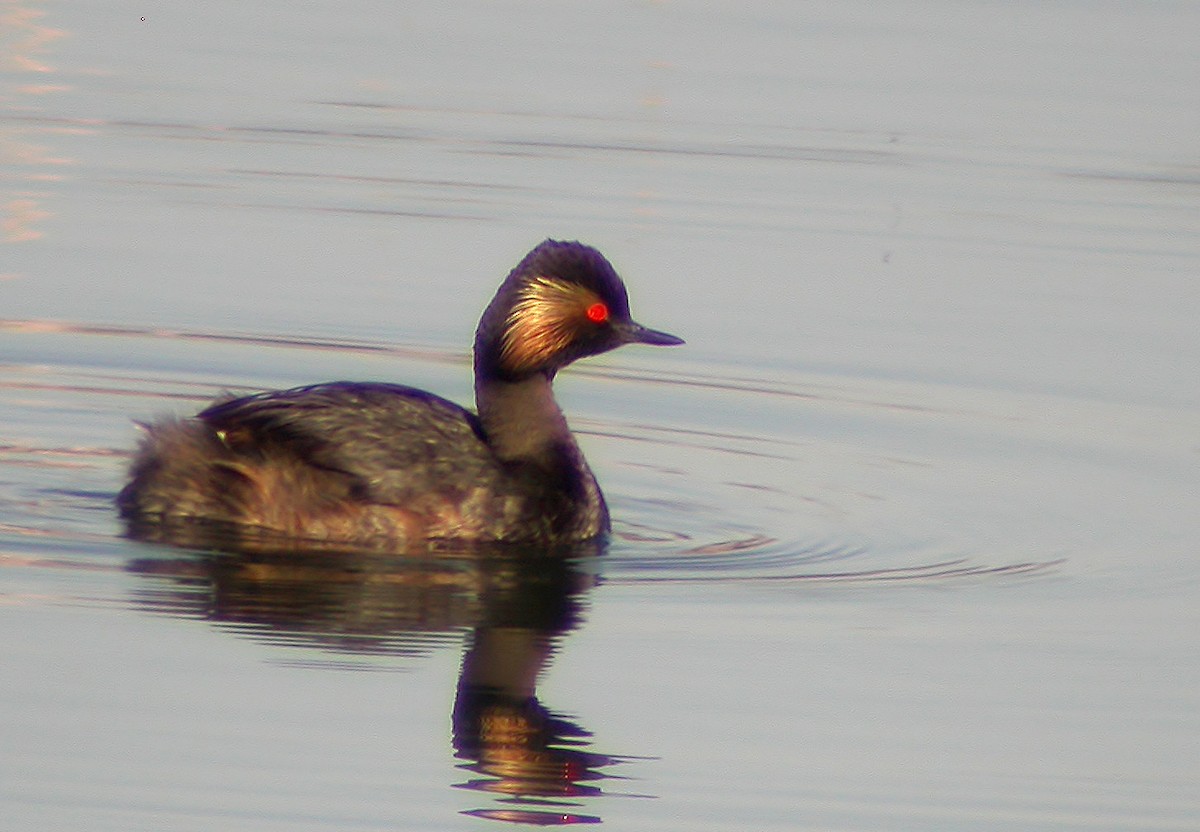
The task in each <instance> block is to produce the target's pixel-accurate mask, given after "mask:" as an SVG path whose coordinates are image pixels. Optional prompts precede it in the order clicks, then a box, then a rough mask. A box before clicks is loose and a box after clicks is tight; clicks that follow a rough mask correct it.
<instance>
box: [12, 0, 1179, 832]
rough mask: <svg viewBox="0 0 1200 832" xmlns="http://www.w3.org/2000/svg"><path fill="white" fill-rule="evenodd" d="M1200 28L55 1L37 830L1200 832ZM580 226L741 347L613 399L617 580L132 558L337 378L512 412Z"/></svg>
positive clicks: (606, 405) (27, 318)
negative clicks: (149, 468)
mask: <svg viewBox="0 0 1200 832" xmlns="http://www.w3.org/2000/svg"><path fill="white" fill-rule="evenodd" d="M1198 31H1200V15H1198V13H1197V11H1196V8H1195V7H1194V6H1193V5H1191V4H1174V3H1153V4H1148V3H1125V4H1100V5H1095V4H1093V5H1089V6H1087V7H1086V8H1085V7H1082V6H1079V5H1076V4H1070V3H1048V4H1016V5H1006V6H997V5H993V4H987V3H965V4H963V3H960V4H946V3H937V2H914V3H895V4H887V5H885V6H883V7H880V6H879V5H878V4H865V3H863V4H859V3H850V4H845V3H843V4H826V5H822V4H816V5H812V4H809V5H805V6H802V7H801V6H796V7H793V6H791V5H788V4H772V3H763V4H756V5H751V6H745V5H744V4H742V5H725V4H716V5H711V6H708V7H706V8H705V9H704V10H703V13H701V12H700V10H699V9H697V8H692V7H689V6H684V5H680V4H677V3H635V4H627V5H621V4H591V5H589V6H588V7H587V9H586V10H583V9H580V8H574V7H570V6H562V5H559V4H539V3H517V4H479V3H468V4H458V5H456V6H455V7H454V8H452V9H434V8H432V7H431V8H430V9H428V10H421V9H410V8H400V7H395V8H393V7H386V8H385V7H383V6H378V5H377V6H371V7H365V6H363V7H355V8H353V9H347V8H344V7H338V8H337V9H328V10H320V9H297V8H294V7H292V6H284V5H272V4H261V3H260V4H255V5H254V6H253V8H249V7H246V6H245V5H244V4H242V5H239V4H232V3H218V4H215V5H214V4H209V5H207V6H205V8H204V9H203V10H190V9H183V8H180V9H169V8H158V7H152V8H150V7H145V6H142V7H139V6H136V5H130V4H122V3H100V4H89V5H85V6H80V7H77V8H65V7H63V8H59V7H54V6H43V5H39V4H36V3H10V4H8V5H7V6H5V7H3V9H2V10H0V64H2V66H3V71H4V75H3V76H0V157H2V158H4V159H5V166H4V173H3V179H0V235H2V240H3V241H2V243H0V245H2V248H0V257H2V261H0V298H2V302H0V619H3V621H2V622H0V632H3V633H4V634H5V637H4V638H3V639H2V640H0V643H2V646H0V666H3V667H4V668H5V672H4V673H3V674H0V678H2V679H3V681H2V682H0V703H2V705H3V707H0V714H3V716H0V744H2V746H3V748H4V749H5V751H4V753H3V754H2V755H0V794H2V796H3V797H2V799H3V804H4V806H5V817H6V819H7V822H8V825H9V826H11V828H13V829H30V830H32V829H45V828H86V829H121V830H129V829H155V830H161V829H181V830H182V829H211V828H213V827H214V826H220V827H221V828H224V829H243V828H244V829H254V830H263V829H280V830H283V829H306V830H307V829H314V828H320V829H339V830H342V829H345V830H352V829H395V828H421V829H459V828H485V826H486V824H487V823H489V822H492V823H496V822H511V823H518V824H539V825H541V824H551V823H555V824H565V823H588V822H596V821H602V822H603V823H605V824H607V825H609V826H610V827H613V828H618V829H638V830H646V829H654V830H670V829H684V828H686V829H746V828H753V829H789V830H791V829H805V828H812V829H830V828H836V829H863V830H868V829H870V830H874V829H938V830H944V829H971V830H978V829H1013V828H1021V829H1038V830H1068V829H1088V830H1095V829H1113V830H1130V829H1154V830H1176V829H1179V830H1182V829H1192V828H1194V827H1195V818H1196V817H1197V816H1200V801H1198V800H1197V797H1196V796H1197V795H1198V794H1200V789H1198V788H1197V784H1198V783H1200V768H1198V766H1197V759H1200V757H1198V756H1197V755H1196V753H1195V752H1196V743H1195V738H1196V737H1197V736H1200V717H1198V714H1200V701H1198V699H1197V693H1196V691H1197V690H1200V626H1198V625H1200V621H1198V620H1197V614H1196V610H1197V608H1198V603H1197V602H1198V601H1200V597H1198V592H1200V567H1198V566H1197V563H1198V561H1197V559H1196V541H1197V540H1198V539H1200V534H1198V533H1200V521H1198V520H1197V519H1196V518H1197V513H1196V511H1195V495H1196V494H1197V493H1200V488H1198V486H1200V475H1198V474H1197V463H1198V462H1200V440H1198V439H1197V416H1196V413H1197V406H1198V405H1200V385H1197V381H1196V373H1195V371H1194V368H1195V367H1196V366H1200V335H1198V334H1197V328H1196V326H1195V321H1196V320H1197V319H1200V293H1198V292H1197V290H1196V286H1195V281H1194V277H1195V275H1196V274H1197V273H1198V270H1200V269H1198V267H1200V219H1198V218H1200V166H1198V163H1197V159H1196V153H1195V151H1196V147H1195V136H1196V135H1197V134H1198V132H1200V130H1198V128H1200V101H1197V99H1196V93H1195V90H1196V89H1197V85H1196V83H1195V82H1196V79H1198V78H1200V48H1198V47H1200V44H1198V43H1197V36H1196V34H1195V33H1196V32H1198ZM547 236H554V237H560V238H578V239H582V240H585V241H587V242H590V243H592V244H594V245H597V246H598V247H600V248H601V249H602V250H603V251H604V252H605V253H606V254H608V255H609V256H610V258H611V259H612V260H613V261H614V263H615V264H616V265H617V267H618V269H619V270H620V271H621V272H622V274H624V276H625V277H626V280H627V282H628V284H629V288H630V294H631V298H632V305H633V309H634V314H635V316H636V317H637V318H638V319H639V320H641V321H643V322H644V323H646V324H648V325H651V326H654V327H660V328H662V329H665V330H667V331H671V332H676V333H678V334H679V335H681V336H683V337H684V338H686V339H687V341H688V345H687V346H686V347H684V348H681V349H678V350H672V351H662V350H645V349H643V350H638V349H636V348H630V349H627V350H623V351H621V352H619V353H616V354H613V355H610V356H605V357H602V358H600V359H597V360H592V361H589V362H586V363H585V364H581V365H579V366H577V367H574V368H572V369H571V370H570V371H568V372H566V373H564V374H563V375H562V377H561V378H560V379H559V381H558V391H559V396H560V400H561V402H562V403H563V405H564V408H565V409H566V411H567V413H568V416H569V418H570V420H571V423H572V425H573V427H574V428H575V429H576V430H577V432H578V433H579V434H580V437H581V441H582V443H583V445H584V449H585V452H586V453H587V454H588V457H589V460H590V461H591V463H592V466H593V468H594V469H595V470H596V473H597V476H598V477H599V479H600V481H601V483H602V484H603V486H604V488H605V491H606V494H607V495H608V498H609V502H610V504H611V506H612V509H613V514H614V518H615V529H614V535H613V537H612V540H611V541H610V542H609V543H608V544H607V545H606V546H602V547H598V548H592V549H588V550H584V551H576V552H573V553H571V554H572V555H573V557H572V559H571V560H569V561H564V560H562V559H555V558H551V559H547V558H545V557H542V556H541V555H539V554H538V553H524V554H523V555H521V556H518V557H512V556H505V555H502V554H496V553H493V554H492V555H491V556H486V557H482V556H479V555H478V554H473V555H465V554H463V553H455V552H443V553H440V554H437V555H434V556H431V557H428V558H410V559H395V558H386V557H379V556H377V555H375V556H372V555H369V554H358V555H350V554H349V553H340V554H339V555H338V556H337V557H333V558H331V557H329V556H328V553H325V555H326V556H320V555H319V554H318V553H296V552H291V553H283V554H280V553H270V552H260V553H255V554H242V555H233V554H227V553H226V554H223V553H220V552H216V551H211V550H207V549H195V550H184V549H178V548H172V547H166V546H155V545H148V544H139V543H134V542H131V541H128V540H126V539H125V538H124V537H122V535H121V528H120V526H119V523H118V521H117V518H116V516H115V513H114V511H113V509H112V498H113V496H114V495H115V493H116V491H117V490H118V489H119V487H120V485H121V482H122V478H123V475H124V467H125V465H126V463H127V459H128V452H129V450H130V448H131V447H132V446H133V444H134V443H135V441H136V429H135V427H134V424H133V422H134V420H146V419H149V418H152V417H154V416H155V415H158V414H162V413H187V412H191V411H194V410H195V409H197V408H198V407H200V406H202V404H203V403H204V402H206V401H208V400H209V399H210V398H211V397H213V396H214V395H217V394H219V393H221V392H223V391H233V392H241V391H253V390H260V389H266V388H274V387H281V386H289V385H297V384H303V383H310V382H315V381H321V380H329V379H335V378H352V379H379V380H392V381H403V382H405V383H410V384H414V385H416V386H420V387H424V388H427V389H430V390H433V391H435V392H437V393H439V394H442V395H445V396H448V397H451V398H454V399H457V400H459V401H463V402H466V401H468V400H469V396H470V390H471V380H470V376H469V360H468V356H467V348H468V346H469V342H470V338H471V333H472V332H473V329H474V324H475V320H476V318H477V316H478V314H479V311H480V310H481V309H482V308H483V306H484V304H485V303H486V302H487V300H488V299H489V298H490V296H491V293H492V292H493V291H494V289H495V286H496V285H497V284H498V283H499V281H500V280H501V278H502V277H503V275H504V274H505V273H506V272H507V270H508V269H509V268H511V266H512V265H513V264H514V263H515V262H516V261H517V259H519V257H520V256H521V255H522V254H524V252H525V251H526V250H528V249H529V248H530V247H531V246H532V245H534V244H536V243H537V242H538V241H540V240H541V239H543V238H545V237H547ZM510 555H511V553H510Z"/></svg>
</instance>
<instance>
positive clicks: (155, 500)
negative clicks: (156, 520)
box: [117, 419, 254, 522]
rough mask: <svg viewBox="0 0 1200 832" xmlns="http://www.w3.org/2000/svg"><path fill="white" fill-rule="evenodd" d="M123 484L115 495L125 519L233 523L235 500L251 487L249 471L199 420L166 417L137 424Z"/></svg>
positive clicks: (236, 516) (236, 511)
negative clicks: (139, 430) (139, 434)
mask: <svg viewBox="0 0 1200 832" xmlns="http://www.w3.org/2000/svg"><path fill="white" fill-rule="evenodd" d="M142 427H143V428H144V429H145V436H143V438H142V442H141V445H140V446H139V448H138V451H137V455H136V456H135V457H134V461H133V464H132V466H131V467H130V481H129V484H128V485H126V486H125V488H124V489H122V491H121V493H120V494H119V495H118V497H117V505H118V507H119V508H120V510H121V514H122V515H123V516H125V517H126V518H128V519H137V518H150V517H203V518H207V519H210V520H222V521H229V522H238V521H239V520H240V515H241V511H240V509H239V508H238V507H239V505H243V504H244V501H243V500H242V499H239V497H240V496H242V495H244V494H245V492H246V490H247V487H252V486H253V485H254V482H253V479H254V476H253V472H252V471H251V469H250V468H249V467H248V466H246V465H244V464H243V463H241V462H239V461H238V460H237V459H236V458H234V456H233V454H232V453H231V452H230V450H229V448H227V447H226V446H225V444H224V443H223V442H222V441H221V439H220V437H219V436H218V435H217V434H216V432H214V431H213V430H212V428H210V427H208V426H207V425H205V424H204V423H203V422H200V421H197V420H193V419H167V420H164V421H161V422H156V423H154V424H151V425H142Z"/></svg>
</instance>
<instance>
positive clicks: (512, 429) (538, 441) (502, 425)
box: [475, 373, 576, 463]
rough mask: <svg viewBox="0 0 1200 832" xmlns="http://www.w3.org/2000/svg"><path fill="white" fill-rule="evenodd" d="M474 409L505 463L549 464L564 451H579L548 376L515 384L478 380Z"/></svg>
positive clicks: (488, 439) (495, 379)
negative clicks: (526, 461)
mask: <svg viewBox="0 0 1200 832" xmlns="http://www.w3.org/2000/svg"><path fill="white" fill-rule="evenodd" d="M475 405H476V407H477V408H478V409H479V421H480V422H481V423H482V424H483V431H484V434H485V435H486V436H487V441H488V444H489V445H490V446H491V447H492V450H493V451H494V452H495V454H496V456H497V457H499V458H500V459H502V460H505V461H516V460H529V461H532V462H542V463H550V462H552V461H553V460H555V457H559V456H560V455H561V454H562V452H563V451H564V450H565V449H568V448H569V449H572V450H575V449H576V445H575V439H574V437H572V436H571V430H570V428H568V427H567V420H566V417H564V416H563V413H562V410H561V409H560V408H559V406H558V402H557V401H555V400H554V390H553V387H552V385H551V376H549V375H547V374H545V373H534V374H533V375H531V376H528V377H526V378H523V379H520V380H516V381H507V380H502V379H497V378H483V379H478V380H477V381H476V383H475ZM572 455H573V454H572Z"/></svg>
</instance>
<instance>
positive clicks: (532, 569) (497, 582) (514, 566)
mask: <svg viewBox="0 0 1200 832" xmlns="http://www.w3.org/2000/svg"><path fill="white" fill-rule="evenodd" d="M197 531H198V532H203V534H202V535H201V536H198V537H197V538H196V539H193V540H191V541H187V543H188V544H190V545H191V546H196V547H203V548H207V549H210V550H212V549H216V550H219V551H218V553H213V552H211V551H210V553H208V554H195V555H184V556H179V555H176V554H174V553H172V554H171V555H170V556H164V557H152V558H143V559H138V560H136V561H133V562H131V563H130V569H131V571H133V572H135V573H137V574H140V575H142V576H145V577H146V578H147V579H148V580H147V582H146V583H143V584H142V585H141V586H140V587H139V588H138V589H137V592H136V600H137V602H138V603H139V605H140V606H143V607H145V608H149V609H152V610H154V611H156V612H160V613H165V614H169V615H176V616H183V617H201V618H205V619H207V620H209V621H211V622H213V623H214V624H216V625H217V626H220V627H221V628H222V629H228V630H232V631H234V632H238V633H240V634H243V635H247V636H249V637H252V638H254V639H255V640H258V641H264V642H267V643H271V644H275V645H281V646H286V647H301V648H306V649H304V650H302V651H301V652H302V654H305V655H310V656H311V655H314V650H313V648H315V649H316V651H319V652H317V653H316V654H315V656H316V658H314V659H313V660H312V661H311V663H314V664H320V665H322V666H330V662H329V661H327V660H325V659H327V657H328V656H329V655H330V654H333V655H336V656H337V657H338V660H339V661H346V662H348V663H353V662H355V661H372V660H374V659H376V658H377V657H380V656H408V657H418V656H420V655H424V654H428V653H429V652H431V651H433V650H436V649H439V648H443V647H450V646H452V645H455V644H457V643H459V642H460V641H461V636H462V632H463V630H464V629H469V630H470V636H469V641H468V646H467V649H466V652H465V654H464V657H463V663H462V670H461V673H460V676H459V683H458V688H457V694H456V697H455V702H454V705H453V711H452V727H453V739H452V742H453V747H454V751H455V756H456V758H457V759H458V760H460V761H461V762H460V768H461V769H463V770H465V771H469V772H471V775H472V776H471V777H470V778H469V779H468V780H467V781H466V782H461V783H458V784H456V785H457V786H458V787H459V788H462V789H467V790H473V791H476V792H480V793H483V794H486V795H489V796H491V797H492V798H493V799H494V800H495V803H493V805H492V806H490V807H485V808H479V809H473V810H469V811H466V812H465V814H468V815H471V816H474V817H479V818H485V819H491V820H502V821H508V822H516V823H524V824H531V825H539V826H546V825H567V824H575V823H598V822H599V821H600V818H599V817H598V816H596V815H595V814H588V813H585V812H584V811H582V810H583V809H585V808H586V809H594V808H595V807H594V803H593V799H595V798H597V797H600V796H602V795H603V794H604V791H603V789H602V788H601V786H600V782H601V781H603V780H606V779H609V778H611V777H612V775H611V774H609V773H607V772H606V771H605V769H606V768H608V767H609V766H611V765H613V764H615V763H617V762H621V761H622V760H624V759H628V758H619V757H614V756H607V755H604V754H599V753H596V752H594V751H592V750H590V749H589V743H590V737H591V734H590V733H589V732H588V731H587V730H585V729H584V728H582V727H580V726H579V725H578V724H576V723H575V722H573V721H572V720H571V719H570V718H568V717H565V716H563V715H559V714H555V713H554V712H552V711H551V710H549V709H548V708H546V707H545V706H544V705H542V704H541V702H539V700H538V698H537V691H536V688H537V681H538V678H539V676H540V675H541V673H542V672H543V671H544V670H545V668H546V666H547V664H548V663H549V661H550V659H551V657H552V656H553V655H554V653H555V651H556V650H557V649H558V648H559V646H560V644H561V641H562V639H563V637H564V636H566V634H568V633H570V632H571V631H572V630H573V629H575V628H576V627H578V626H579V625H580V623H581V613H582V607H583V602H584V599H585V597H586V594H587V592H588V590H589V589H590V588H591V586H592V585H593V583H594V581H595V578H594V576H593V575H591V574H589V573H588V572H587V571H586V570H585V568H583V566H584V565H586V564H587V563H588V562H590V561H593V560H594V559H595V558H596V557H598V556H600V555H601V554H602V548H603V545H602V544H600V543H595V542H592V543H587V544H576V545H573V546H571V547H569V548H564V547H558V548H556V549H554V550H553V551H544V550H543V551H529V550H527V549H522V550H517V549H514V548H513V547H511V546H507V547H503V548H488V549H483V550H481V549H479V548H474V549H472V550H470V551H463V550H457V551H453V552H440V553H436V554H434V555H430V556H421V557H417V556H396V555H388V554H384V553H378V552H363V551H352V550H348V549H346V550H340V551H330V550H327V549H322V550H317V551H313V550H308V549H306V550H303V551H300V550H296V549H294V548H288V547H287V546H284V545H282V544H279V545H272V544H270V543H269V542H267V541H255V543H254V544H253V545H247V541H246V540H245V538H244V537H242V538H239V539H238V540H237V544H238V545H237V547H236V549H237V551H232V549H234V548H235V547H231V546H229V545H228V544H229V543H230V541H229V540H222V539H220V537H219V530H215V529H202V528H198V530H197ZM214 535H217V537H214ZM172 542H175V543H180V542H182V541H179V540H174V541H172ZM302 663H308V662H302ZM333 666H337V663H336V662H334V663H333Z"/></svg>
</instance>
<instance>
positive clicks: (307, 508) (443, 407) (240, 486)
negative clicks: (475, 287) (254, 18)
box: [117, 240, 683, 547]
mask: <svg viewBox="0 0 1200 832" xmlns="http://www.w3.org/2000/svg"><path fill="white" fill-rule="evenodd" d="M630 343H641V344H658V345H672V344H682V343H683V341H682V340H681V339H679V338H676V337H675V336H674V335H668V334H667V333H665V332H656V331H654V330H652V329H646V328H645V327H643V326H641V325H639V324H637V323H635V322H634V321H633V320H632V319H631V318H630V316H629V300H628V298H627V296H626V294H625V286H624V284H622V283H621V279H620V278H619V277H618V276H617V273H616V272H615V271H614V270H613V267H612V266H611V265H610V264H609V262H608V261H607V260H605V259H604V256H603V255H601V254H600V252H598V251H596V250H595V249H593V248H590V247H588V246H585V245H582V244H580V243H574V242H557V241H554V240H547V241H546V242H544V243H542V244H541V245H539V246H538V247H537V248H535V249H534V250H533V251H531V252H530V253H529V254H528V255H527V256H526V257H525V259H524V260H522V261H521V262H520V263H519V264H518V265H517V267H516V268H515V269H513V271H512V272H511V273H510V274H509V275H508V278H507V279H506V280H505V281H504V283H503V284H501V286H500V289H499V290H498V291H497V292H496V296H495V297H494V298H493V299H492V302H491V303H490V304H489V305H488V307H487V309H486V310H484V313H483V317H482V318H481V319H480V321H479V328H478V330H477V331H476V333H475V401H476V404H477V406H478V409H479V414H478V416H476V415H475V414H473V413H471V412H469V411H467V410H464V409H463V408H461V407H459V406H458V405H456V404H454V403H452V402H449V401H447V400H445V399H443V398H440V397H438V396H435V395H433V394H431V393H426V392H424V391H422V390H415V389H413V388H411V387H402V386H400V385H395V384H381V383H357V382H344V381H342V382H332V383H329V384H318V385H314V386H311V387H299V388H296V389H293V390H284V391H279V392H269V393H261V394H259V395H255V396H248V397H245V398H236V399H227V400H221V401H218V402H216V403H214V404H213V405H212V406H210V407H209V408H207V409H206V410H204V411H202V412H201V413H200V414H199V415H197V416H195V417H194V418H190V419H182V420H179V419H171V420H166V421H162V422H158V423H156V424H153V425H149V426H148V427H147V433H146V436H145V438H144V439H143V441H142V444H141V447H140V448H139V451H138V453H137V455H136V458H135V459H134V462H133V466H132V471H131V474H132V477H131V481H130V482H129V484H128V485H126V486H125V488H124V489H123V490H122V491H121V493H120V495H119V496H118V497H117V503H118V506H119V507H120V511H121V514H122V516H123V517H125V518H126V520H127V521H128V522H129V528H130V533H131V534H133V535H135V536H138V537H150V538H153V539H161V540H171V538H172V535H171V534H170V531H169V530H170V527H171V526H173V525H180V524H182V525H187V524H188V523H189V522H193V521H207V522H212V523H217V524H223V525H225V524H227V525H230V526H233V527H237V528H239V529H246V530H257V531H261V532H266V533H268V534H272V535H282V536H285V537H288V538H302V539H308V540H314V541H326V542H345V543H353V544H358V543H363V544H372V545H380V544H383V545H387V546H389V547H403V546H411V545H413V544H415V543H418V542H421V541H430V540H462V541H527V542H538V543H559V542H569V541H580V540H587V539H590V538H593V537H595V536H597V535H600V534H603V533H605V532H607V531H608V528H609V521H608V509H607V507H606V506H605V503H604V497H603V495H602V494H601V493H600V488H599V486H598V485H597V484H596V480H595V478H594V477H593V476H592V472H591V471H590V470H589V469H588V466H587V463H586V462H585V461H584V458H583V454H582V453H581V452H580V450H579V446H578V445H576V444H575V439H574V437H572V435H571V431H570V429H569V428H568V427H567V422H566V420H565V419H564V418H563V414H562V411H561V410H560V409H559V407H558V404H557V403H556V402H555V400H554V394H553V391H552V390H551V382H552V381H553V379H554V374H555V373H556V372H557V371H558V370H559V369H560V368H562V367H565V366H566V365H567V364H570V363H571V362H572V361H574V360H575V359H577V358H582V357H584V356H588V355H597V354H599V353H602V352H607V351H608V350H611V349H615V348H617V347H619V346H621V345H622V344H630Z"/></svg>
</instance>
